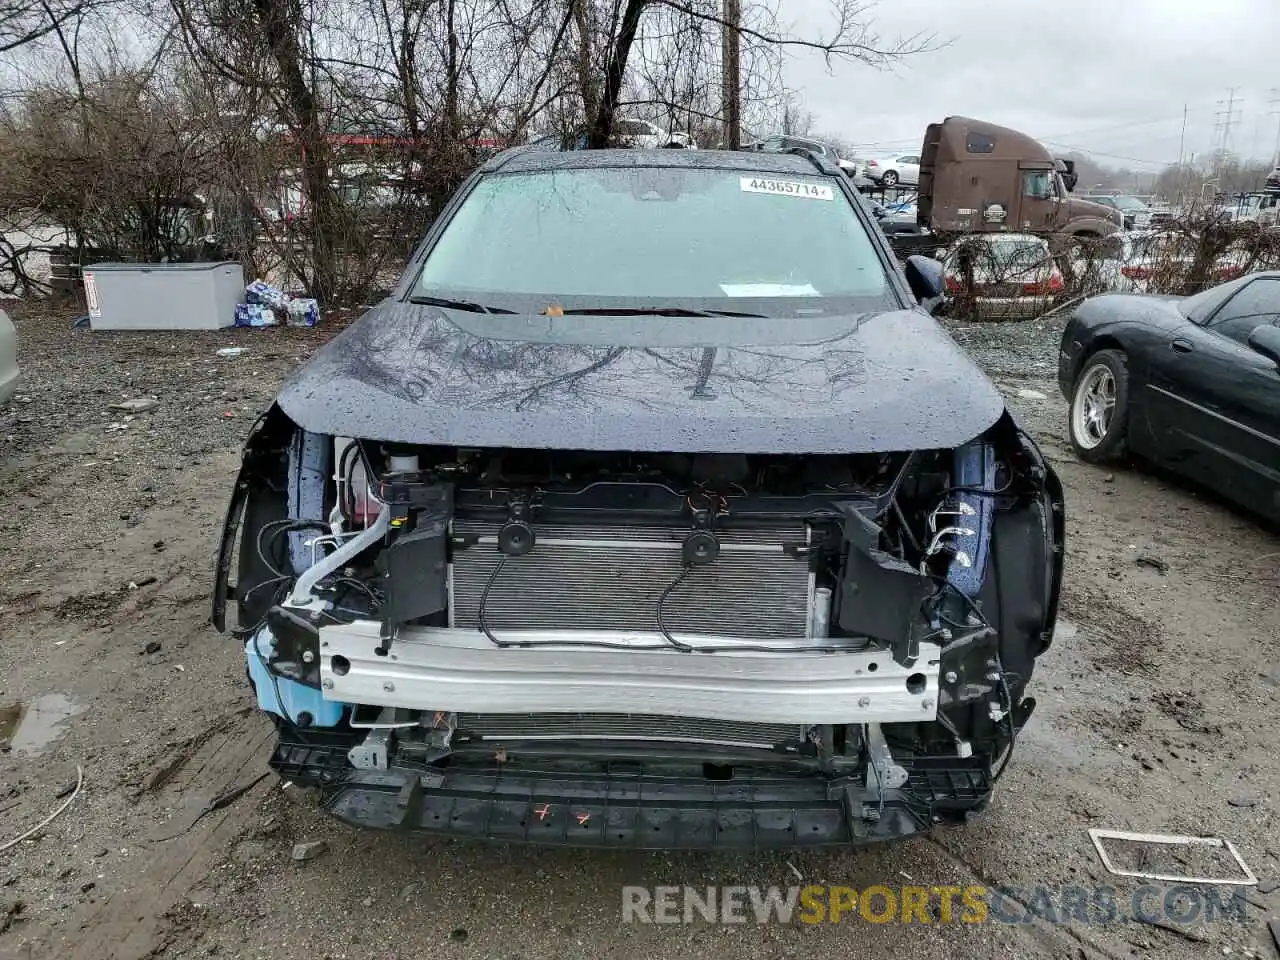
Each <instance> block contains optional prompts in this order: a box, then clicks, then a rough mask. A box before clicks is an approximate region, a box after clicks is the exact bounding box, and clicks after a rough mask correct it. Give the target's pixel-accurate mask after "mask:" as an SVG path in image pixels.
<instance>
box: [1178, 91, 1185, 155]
mask: <svg viewBox="0 0 1280 960" xmlns="http://www.w3.org/2000/svg"><path fill="white" fill-rule="evenodd" d="M1186 148H1187V105H1186V104H1185V103H1184V104H1183V105H1182V136H1181V137H1180V138H1179V140H1178V169H1179V170H1181V169H1182V153H1183V151H1184V150H1186Z"/></svg>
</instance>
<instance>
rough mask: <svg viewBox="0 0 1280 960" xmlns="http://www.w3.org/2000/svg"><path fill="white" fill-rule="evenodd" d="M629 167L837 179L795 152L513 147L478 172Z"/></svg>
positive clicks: (830, 167) (823, 163)
mask: <svg viewBox="0 0 1280 960" xmlns="http://www.w3.org/2000/svg"><path fill="white" fill-rule="evenodd" d="M629 167H674V168H682V169H698V170H744V171H747V172H749V173H771V174H792V175H800V174H808V175H810V176H812V175H813V174H815V173H818V174H826V175H828V176H839V175H840V168H839V167H837V166H836V165H835V164H834V163H831V162H830V161H827V160H824V159H822V158H821V157H815V158H814V159H813V160H811V159H809V157H808V156H803V155H800V154H795V153H767V152H765V151H761V150H564V151H556V150H536V149H535V150H530V149H528V148H527V147H515V148H513V149H511V150H508V151H505V152H503V153H500V154H498V155H497V156H496V157H494V158H493V159H492V160H490V161H489V162H488V163H486V164H485V165H484V166H483V167H482V168H481V170H482V171H484V172H488V173H494V172H497V171H499V170H500V171H502V172H503V173H536V172H541V171H545V170H599V169H618V168H629Z"/></svg>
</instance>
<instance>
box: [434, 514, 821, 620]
mask: <svg viewBox="0 0 1280 960" xmlns="http://www.w3.org/2000/svg"><path fill="white" fill-rule="evenodd" d="M498 526H499V525H498V524H494V523H481V522H477V521H469V520H457V519H455V520H454V524H453V533H454V539H455V543H457V542H458V540H459V538H478V539H476V540H475V541H474V542H472V543H471V545H469V546H466V547H465V548H456V547H455V550H454V554H453V563H452V566H451V569H450V586H449V589H450V604H449V620H450V625H451V626H459V627H465V626H476V625H478V623H479V611H480V600H481V596H482V594H483V593H484V589H485V585H486V584H487V583H488V582H489V579H490V576H491V575H492V574H493V572H494V568H495V566H496V565H497V564H498V562H499V561H500V560H502V558H503V555H502V554H500V553H499V552H498V548H497V532H498ZM535 532H536V536H537V541H536V544H535V546H534V548H533V550H531V551H530V552H529V553H527V554H525V555H524V556H520V557H507V558H506V562H505V563H504V564H503V567H502V570H501V571H499V572H498V574H497V575H496V577H494V579H493V585H492V587H491V588H490V590H489V596H488V599H487V601H486V603H485V615H484V616H485V625H486V626H488V627H489V628H490V629H491V630H492V631H494V632H495V633H499V632H500V631H501V630H503V629H504V628H506V629H521V628H523V629H557V630H636V631H656V630H657V629H658V620H657V606H658V598H659V597H660V596H661V595H662V592H663V590H665V589H666V588H667V587H668V586H670V584H671V583H672V582H673V581H674V580H675V579H676V578H677V577H679V576H680V572H681V569H682V568H681V559H680V556H681V555H680V547H681V543H682V541H683V539H684V537H685V536H687V535H688V532H689V531H688V530H687V529H684V530H681V529H674V528H669V527H630V526H626V527H624V526H586V525H582V526H579V525H574V526H537V527H535ZM716 536H717V537H718V539H719V540H720V555H719V557H718V558H717V559H716V560H715V561H714V562H712V563H709V564H706V565H705V566H698V567H693V568H691V569H690V571H689V572H688V574H687V575H686V576H685V578H684V580H683V581H682V582H681V583H680V584H679V586H677V587H676V588H675V590H674V591H672V593H671V595H670V596H669V597H668V598H667V600H666V602H665V603H664V604H663V622H664V624H665V625H666V628H667V630H669V631H670V632H671V633H692V634H704V635H709V636H728V637H743V638H749V639H761V640H768V639H780V638H787V639H797V638H801V637H805V636H807V635H808V631H807V626H808V623H809V609H810V605H811V602H812V594H813V578H812V576H811V575H810V572H809V560H808V557H807V555H806V552H805V551H799V553H797V552H796V551H795V550H790V551H788V550H787V549H785V547H788V546H790V547H800V546H803V545H804V544H805V543H806V542H807V530H806V528H805V526H804V525H803V524H801V523H797V524H796V525H795V526H794V527H793V528H789V529H762V530H740V531H717V532H716Z"/></svg>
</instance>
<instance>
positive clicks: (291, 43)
mask: <svg viewBox="0 0 1280 960" xmlns="http://www.w3.org/2000/svg"><path fill="white" fill-rule="evenodd" d="M253 5H254V9H255V10H256V12H257V14H258V18H259V19H260V21H261V24H262V31H263V35H264V36H265V37H266V40H267V47H268V49H269V50H270V51H271V56H272V58H273V59H274V60H275V62H276V69H278V70H279V71H280V80H281V84H282V86H283V87H284V93H283V96H284V100H285V103H286V105H287V107H288V110H289V114H290V121H291V122H290V124H289V126H290V127H291V128H292V133H293V135H294V136H295V137H296V138H297V140H298V145H299V147H300V149H301V151H302V192H303V196H304V197H305V198H306V201H307V206H308V207H309V208H310V211H311V217H310V226H311V229H310V234H311V255H310V267H311V276H310V278H309V279H310V282H309V283H308V290H307V292H308V293H309V294H310V295H311V296H313V297H315V298H316V299H317V300H319V301H321V303H325V302H332V300H333V298H334V295H335V294H336V293H337V286H338V263H337V254H336V249H335V236H334V234H335V232H336V231H337V230H338V229H339V224H338V222H337V221H338V217H337V212H338V211H337V206H336V203H335V198H334V194H333V186H332V184H331V183H330V182H329V181H330V177H329V143H328V140H327V139H326V137H325V133H326V131H325V129H324V125H323V123H322V122H321V119H320V110H319V106H318V105H317V103H316V98H315V94H314V92H313V91H312V90H311V88H310V87H309V86H307V81H306V75H305V73H304V72H303V63H302V51H301V49H300V48H299V46H298V37H297V31H298V29H299V27H300V24H299V23H298V22H297V21H298V17H297V16H293V15H292V14H294V13H295V11H294V10H293V9H292V5H291V4H289V3H288V2H287V0H253Z"/></svg>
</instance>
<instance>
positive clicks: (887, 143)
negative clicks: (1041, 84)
mask: <svg viewBox="0 0 1280 960" xmlns="http://www.w3.org/2000/svg"><path fill="white" fill-rule="evenodd" d="M1181 118H1182V114H1174V115H1171V116H1164V117H1157V118H1155V119H1154V120H1139V121H1137V122H1134V121H1132V120H1129V121H1126V122H1124V123H1113V124H1110V125H1109V126H1105V127H1091V128H1089V129H1086V130H1072V131H1070V132H1068V133H1054V134H1050V135H1049V136H1047V137H1046V136H1036V137H1034V139H1036V140H1039V141H1041V142H1042V143H1048V142H1050V141H1056V140H1058V139H1059V138H1061V137H1083V136H1089V135H1090V134H1095V133H1108V132H1110V131H1112V130H1130V129H1133V128H1135V127H1150V126H1154V125H1156V124H1158V123H1170V122H1172V121H1174V120H1178V119H1181ZM919 142H920V141H919V138H917V137H910V138H908V137H903V138H902V139H900V140H870V141H866V142H863V143H851V144H850V146H851V147H856V148H862V147H900V146H913V145H915V144H917V143H919ZM1071 149H1076V148H1074V147H1073V148H1071ZM1086 152H1089V151H1086ZM1092 152H1097V151H1092Z"/></svg>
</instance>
